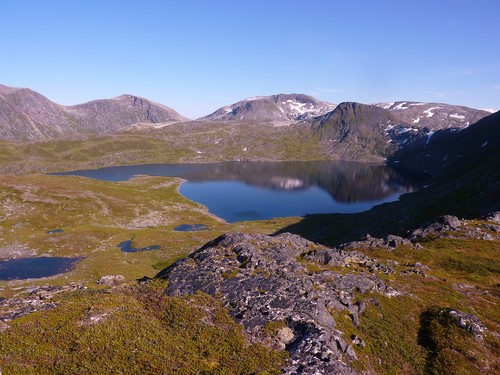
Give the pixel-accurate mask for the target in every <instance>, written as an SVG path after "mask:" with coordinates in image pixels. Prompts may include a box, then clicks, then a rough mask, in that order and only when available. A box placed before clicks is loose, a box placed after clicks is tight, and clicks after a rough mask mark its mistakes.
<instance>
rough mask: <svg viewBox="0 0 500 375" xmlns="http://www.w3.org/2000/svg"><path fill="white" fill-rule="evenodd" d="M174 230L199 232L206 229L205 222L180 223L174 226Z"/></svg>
mask: <svg viewBox="0 0 500 375" xmlns="http://www.w3.org/2000/svg"><path fill="white" fill-rule="evenodd" d="M174 230H175V231H176V232H200V231H202V230H208V227H207V226H206V225H205V224H181V225H178V226H176V227H175V228H174Z"/></svg>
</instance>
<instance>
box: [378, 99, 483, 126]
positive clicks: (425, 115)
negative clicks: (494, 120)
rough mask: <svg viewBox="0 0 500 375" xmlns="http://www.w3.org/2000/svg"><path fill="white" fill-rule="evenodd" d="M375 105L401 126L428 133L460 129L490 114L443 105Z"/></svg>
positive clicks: (397, 103) (404, 103)
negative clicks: (391, 116)
mask: <svg viewBox="0 0 500 375" xmlns="http://www.w3.org/2000/svg"><path fill="white" fill-rule="evenodd" d="M375 105H376V106H377V107H379V108H383V109H387V110H388V111H390V112H391V113H392V114H393V115H394V117H395V118H396V119H397V121H398V122H400V123H402V124H407V125H413V126H414V128H417V129H423V128H427V129H428V131H433V130H438V129H447V128H459V129H462V128H465V127H467V126H469V125H470V124H473V123H475V122H477V121H479V120H480V119H482V118H483V117H485V116H488V115H489V114H490V113H489V112H487V111H484V110H478V109H472V108H468V107H463V106H458V105H450V104H443V103H421V102H391V103H377V104H375Z"/></svg>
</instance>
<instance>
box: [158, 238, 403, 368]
mask: <svg viewBox="0 0 500 375" xmlns="http://www.w3.org/2000/svg"><path fill="white" fill-rule="evenodd" d="M374 262H375V263H377V261H376V260H373V259H371V258H369V257H367V256H365V255H363V254H361V253H359V252H356V251H344V250H339V249H334V248H333V249H332V248H327V247H324V246H321V245H318V244H314V243H312V242H310V241H307V240H305V239H304V238H302V237H300V236H297V235H293V234H290V233H284V234H280V235H278V236H274V237H271V236H263V235H258V234H251V235H250V234H243V233H229V234H225V235H222V236H220V237H219V238H217V239H215V240H213V241H211V242H209V243H207V244H206V245H204V246H203V247H201V248H200V249H199V250H197V251H195V252H194V253H192V254H191V255H189V256H188V257H187V258H185V259H182V260H179V261H177V262H176V263H174V264H173V265H171V266H169V267H167V268H166V269H164V270H162V271H161V272H159V273H158V275H157V276H156V277H157V278H164V279H168V281H169V283H168V287H167V289H166V290H165V293H166V294H167V295H171V296H183V295H189V294H193V293H196V292H198V291H201V292H204V293H207V294H210V295H212V296H214V297H216V298H218V299H220V300H221V301H222V302H223V304H224V305H225V306H226V307H227V308H228V309H229V311H230V314H231V316H232V317H233V319H234V320H235V321H236V322H238V323H240V324H241V325H243V327H244V328H245V331H246V335H247V336H248V337H249V339H250V341H251V342H261V343H263V344H266V343H267V344H269V338H267V339H265V338H264V337H263V336H262V332H263V327H264V326H265V325H266V324H267V323H269V322H270V321H284V322H285V323H286V327H285V328H281V329H280V330H279V331H278V333H277V335H276V337H274V338H272V339H273V340H275V342H276V341H277V342H278V343H277V345H276V347H278V348H286V350H287V351H288V352H289V353H290V362H289V365H288V366H286V367H285V368H284V369H283V371H284V373H285V374H296V373H303V374H315V373H321V374H329V373H336V374H355V373H356V371H355V370H353V369H352V368H351V367H350V366H349V364H348V363H345V362H344V360H345V358H347V359H348V360H349V361H351V360H353V359H355V358H356V353H355V351H354V349H353V347H352V345H350V344H348V343H347V342H346V340H345V339H344V338H343V337H342V336H343V333H342V332H341V331H338V330H337V329H336V328H335V327H336V322H335V320H334V318H333V316H332V313H331V311H332V309H333V310H348V311H349V312H350V313H351V314H352V317H353V323H354V324H356V325H357V324H359V323H360V319H362V318H361V316H360V314H361V313H362V311H363V310H364V309H365V307H366V302H365V301H361V300H358V301H355V300H354V294H355V293H356V294H357V293H360V294H364V293H380V294H383V295H395V293H396V291H394V289H392V288H390V287H388V286H387V285H386V284H385V282H384V281H383V280H381V279H380V278H379V277H378V276H376V275H375V274H370V273H367V272H363V270H362V268H363V267H366V265H367V264H371V263H374ZM352 264H357V265H360V266H361V267H352V268H351V267H349V266H350V265H352ZM332 265H333V266H334V267H340V268H342V269H343V271H342V272H337V271H334V270H332V268H331V266H332ZM221 270H223V271H222V272H221ZM346 271H347V272H346ZM344 354H345V356H344Z"/></svg>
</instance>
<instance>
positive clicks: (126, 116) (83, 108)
mask: <svg viewBox="0 0 500 375" xmlns="http://www.w3.org/2000/svg"><path fill="white" fill-rule="evenodd" d="M184 120H186V118H184V117H182V116H181V115H179V114H178V113H177V112H175V111H174V110H173V109H171V108H168V107H166V106H163V105H161V104H157V103H154V102H151V101H149V100H147V99H143V98H139V97H136V96H131V95H122V96H119V97H117V98H114V99H103V100H95V101H92V102H88V103H84V104H79V105H75V106H70V107H67V106H63V105H59V104H56V103H54V102H52V101H50V100H49V99H47V98H46V97H44V96H42V95H40V94H39V93H37V92H35V91H33V90H30V89H26V88H13V87H8V86H3V85H0V139H3V140H15V141H32V140H42V139H53V138H61V137H75V136H80V135H89V134H98V133H103V132H112V131H117V130H120V129H122V128H124V127H126V126H128V125H131V124H134V123H137V122H147V123H159V122H162V123H165V122H179V121H184Z"/></svg>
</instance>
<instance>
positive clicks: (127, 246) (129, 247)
mask: <svg viewBox="0 0 500 375" xmlns="http://www.w3.org/2000/svg"><path fill="white" fill-rule="evenodd" d="M133 240H134V239H133V238H131V239H130V240H127V241H123V242H120V243H119V244H118V245H116V246H117V247H119V248H120V250H121V251H123V252H124V253H140V252H142V251H150V250H159V249H161V246H160V245H150V246H146V247H134V246H133V244H132V241H133Z"/></svg>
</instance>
